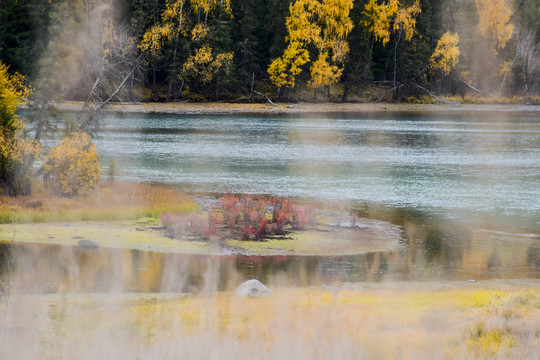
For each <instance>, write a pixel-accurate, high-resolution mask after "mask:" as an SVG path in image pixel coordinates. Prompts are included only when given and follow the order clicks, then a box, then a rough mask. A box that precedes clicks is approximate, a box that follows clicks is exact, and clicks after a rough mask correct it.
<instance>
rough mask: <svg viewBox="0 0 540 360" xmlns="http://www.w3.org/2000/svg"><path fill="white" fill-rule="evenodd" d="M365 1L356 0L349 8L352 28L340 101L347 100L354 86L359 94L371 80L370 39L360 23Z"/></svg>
mask: <svg viewBox="0 0 540 360" xmlns="http://www.w3.org/2000/svg"><path fill="white" fill-rule="evenodd" d="M364 6H365V1H357V2H355V3H354V6H353V8H352V10H351V13H350V16H351V20H352V21H353V23H354V28H353V30H352V31H351V33H350V34H349V39H348V40H349V48H350V50H349V54H348V56H347V59H346V61H345V67H344V69H343V76H342V78H341V81H342V83H343V96H342V101H347V100H348V99H349V95H350V92H351V89H353V88H356V95H357V96H360V95H361V94H362V92H363V90H364V89H365V87H366V85H367V84H368V83H369V82H371V81H372V80H373V72H372V68H371V56H370V55H371V41H370V35H369V34H368V33H367V30H366V27H365V26H364V25H362V23H361V17H362V10H363V9H364Z"/></svg>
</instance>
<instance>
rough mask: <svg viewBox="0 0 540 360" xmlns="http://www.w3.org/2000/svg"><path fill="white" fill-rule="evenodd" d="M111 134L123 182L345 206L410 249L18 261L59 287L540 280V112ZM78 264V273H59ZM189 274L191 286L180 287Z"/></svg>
mask: <svg viewBox="0 0 540 360" xmlns="http://www.w3.org/2000/svg"><path fill="white" fill-rule="evenodd" d="M102 130H103V132H102V135H101V137H100V138H99V140H98V142H97V147H98V151H99V152H100V156H101V162H102V165H103V167H104V169H105V172H106V171H107V170H106V168H107V166H108V164H109V163H110V160H111V159H113V160H114V161H115V162H116V164H117V167H118V174H117V178H118V179H121V180H131V181H138V182H151V183H160V184H166V185H168V186H172V187H175V188H178V189H181V190H184V191H186V192H188V193H190V194H192V195H194V196H195V197H196V198H198V199H200V200H204V199H208V198H211V197H212V196H217V195H218V194H222V193H226V192H233V193H250V194H270V195H280V196H285V197H290V198H295V199H299V200H301V201H316V202H318V203H328V204H330V203H341V204H343V206H345V207H346V208H347V209H348V210H349V211H354V212H357V213H358V214H360V215H361V216H366V217H371V218H376V219H379V220H384V221H389V222H392V223H394V224H396V225H399V226H400V229H401V231H402V238H403V239H402V241H401V242H402V244H401V245H402V246H401V247H400V249H399V250H394V251H389V252H381V253H371V254H362V255H355V256H340V257H329V256H326V257H325V256H323V257H309V256H307V257H298V256H281V257H268V258H266V257H250V256H223V257H201V256H180V255H168V254H156V253H140V252H137V251H128V250H118V251H111V250H106V249H100V250H99V251H98V252H96V253H92V254H87V253H85V252H82V251H81V250H79V249H76V248H75V249H71V248H69V249H67V247H57V246H52V247H51V246H47V247H45V246H42V247H36V248H32V250H31V251H30V250H28V248H26V247H25V246H18V247H16V249H15V251H13V253H15V254H18V255H17V256H18V257H19V258H24V257H25V256H26V255H24V254H34V257H38V258H41V260H40V261H42V262H43V261H44V262H46V263H44V264H43V268H44V269H45V268H47V267H52V268H54V269H57V271H55V272H53V273H54V274H68V275H69V274H71V275H69V276H75V277H77V279H82V278H84V277H85V276H86V278H89V279H91V280H89V281H90V283H89V284H90V285H88V286H89V287H90V288H92V289H94V290H96V289H98V290H99V289H102V290H107V291H109V290H111V289H112V288H114V289H116V288H118V289H123V290H129V291H189V289H191V288H196V287H197V286H199V285H200V284H201V281H202V280H201V276H203V275H202V274H204V273H207V272H208V269H209V268H210V269H214V270H215V271H216V272H217V274H218V275H217V278H216V279H215V282H216V284H217V285H216V286H218V287H219V288H221V289H225V288H229V287H232V286H233V285H231V284H230V283H232V284H236V283H237V282H238V281H239V280H242V279H247V278H251V277H257V278H259V279H261V280H263V281H266V282H270V283H275V282H281V283H283V284H284V285H287V286H308V285H327V284H334V283H343V282H370V281H427V280H429V281H432V280H449V281H450V280H479V279H494V278H540V117H539V116H538V114H536V113H526V112H521V113H516V112H511V113H510V112H508V113H506V112H469V113H467V112H463V113H451V112H446V113H430V114H426V113H423V114H418V113H390V112H388V113H387V112H381V113H365V114H358V113H343V114H332V115H328V114H303V115H280V116H275V115H246V114H243V115H236V116H232V115H219V116H218V115H168V114H119V113H116V114H110V115H108V116H107V117H106V119H105V122H104V124H103V127H102ZM21 249H22V251H21ZM66 251H68V252H69V253H70V254H76V256H75V257H74V259H76V260H73V261H74V262H73V261H72V262H70V263H69V264H66V263H61V262H58V260H57V259H58V257H59V256H60V258H66V257H65V254H64V252H66ZM35 254H38V256H35ZM58 254H64V255H58ZM47 259H49V260H47ZM88 259H93V260H91V261H90V260H88ZM24 262H25V261H23V260H21V263H24ZM96 264H98V265H99V266H98V265H96ZM119 264H120V265H119ZM141 264H142V265H141ZM96 266H98V267H101V268H102V269H105V270H103V271H102V272H101V273H99V274H98V273H96V270H92V269H93V268H95V267H96ZM70 269H71V270H70ZM73 269H76V271H75V270H73ZM107 269H108V270H107ZM119 269H123V270H122V271H124V272H126V271H127V273H129V274H131V275H129V276H128V275H126V273H123V272H122V271H120V270H119ZM141 269H142V270H141ZM149 269H152V270H151V271H152V275H151V276H150V275H146V277H145V276H143V275H144V272H146V271H150V270H149ZM178 269H182V271H183V272H185V274H184V275H182V276H180V277H181V278H182V280H181V281H180V280H178V276H176V275H175V276H172V275H171V274H174V273H175V272H177V271H178ZM88 273H90V274H93V275H88ZM84 274H87V275H84ZM111 274H116V275H118V276H111ZM119 274H123V275H121V276H120V275H119ZM141 274H142V275H141ZM83 275H84V276H83ZM41 276H46V275H44V274H41ZM141 276H142V278H144V279H146V280H141ZM171 276H172V277H171ZM119 277H120V278H122V279H123V280H118V281H115V282H114V284H113V282H111V281H110V279H111V278H116V279H118V278H119ZM171 278H174V279H175V280H174V281H169V280H170V279H171ZM152 279H153V280H152ZM167 279H169V280H167ZM197 279H199V280H197ZM42 280H43V279H42ZM68 282H69V281H68ZM40 283H41V284H52V285H51V286H52V288H55V287H56V286H58V285H57V282H56V280H54V279H52V278H51V279H50V280H47V279H44V280H43V281H41V282H40ZM103 284H106V285H103ZM171 284H176V285H171ZM44 286H45V285H44ZM80 286H83V287H84V285H80ZM171 286H172V287H171ZM52 288H50V289H49V290H48V291H54V290H52Z"/></svg>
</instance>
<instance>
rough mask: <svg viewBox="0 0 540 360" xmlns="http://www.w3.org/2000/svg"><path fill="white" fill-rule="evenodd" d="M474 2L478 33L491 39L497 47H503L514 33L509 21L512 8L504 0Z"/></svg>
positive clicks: (477, 0) (479, 0)
mask: <svg viewBox="0 0 540 360" xmlns="http://www.w3.org/2000/svg"><path fill="white" fill-rule="evenodd" d="M475 4H476V11H477V12H478V29H479V31H480V34H482V35H483V36H486V37H488V38H490V39H492V41H493V42H494V43H495V45H496V47H497V48H498V49H503V48H504V47H505V46H506V43H507V42H508V41H509V40H510V39H511V38H512V36H513V34H514V25H512V24H511V22H510V20H511V18H512V15H513V11H512V8H511V7H510V6H508V4H507V2H506V1H505V0H475Z"/></svg>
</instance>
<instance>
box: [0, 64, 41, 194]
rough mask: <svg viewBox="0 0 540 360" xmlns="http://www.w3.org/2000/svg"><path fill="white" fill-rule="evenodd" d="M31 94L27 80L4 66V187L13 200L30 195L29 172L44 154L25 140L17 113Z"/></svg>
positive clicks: (0, 156) (0, 81)
mask: <svg viewBox="0 0 540 360" xmlns="http://www.w3.org/2000/svg"><path fill="white" fill-rule="evenodd" d="M29 94H30V89H29V88H27V87H25V86H24V77H23V76H22V75H19V74H17V73H15V74H9V73H8V68H7V66H5V65H4V64H3V63H2V62H0V186H1V187H2V188H3V192H4V194H6V195H10V196H14V195H26V194H29V193H30V190H31V188H30V178H29V175H28V170H29V169H28V168H29V166H30V164H31V163H32V160H33V159H34V158H36V157H37V156H38V155H39V154H40V151H41V148H40V146H39V145H38V144H37V143H36V142H34V141H30V140H26V139H24V137H23V134H24V124H23V122H22V121H21V120H20V119H19V117H18V116H17V114H16V113H15V111H16V110H17V107H18V106H19V105H21V104H22V103H23V102H24V100H23V99H24V98H26V97H27V96H28V95H29Z"/></svg>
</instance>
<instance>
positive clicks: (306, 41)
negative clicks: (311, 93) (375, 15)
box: [268, 0, 353, 87]
mask: <svg viewBox="0 0 540 360" xmlns="http://www.w3.org/2000/svg"><path fill="white" fill-rule="evenodd" d="M352 7H353V1H352V0H320V1H319V0H296V1H295V2H293V3H292V4H291V5H290V6H289V12H290V16H288V17H287V19H286V22H285V25H286V27H287V34H288V35H287V38H286V40H287V41H288V43H289V44H288V46H287V48H286V49H285V51H284V52H283V55H282V56H281V57H280V58H277V59H274V60H273V61H272V62H271V64H270V66H269V68H268V75H269V76H270V80H271V81H272V83H273V84H274V85H276V86H278V87H281V86H289V87H294V86H295V78H296V76H297V75H298V74H300V73H301V72H302V67H303V66H304V65H305V64H307V63H308V62H309V61H310V58H309V50H308V47H309V46H313V47H315V49H317V50H318V53H319V55H318V58H317V60H316V61H315V63H314V64H313V65H312V68H311V74H312V76H315V77H316V79H315V78H313V79H312V80H311V81H310V84H312V86H315V87H321V86H325V85H330V84H333V83H335V82H337V80H336V78H335V76H336V74H339V75H338V77H337V78H338V79H339V76H341V72H342V70H340V69H339V68H338V66H337V65H335V64H334V65H330V64H329V63H328V57H329V56H330V54H331V59H332V61H333V62H334V63H341V62H343V60H344V58H345V57H346V55H347V53H348V52H349V45H348V44H347V41H346V37H347V35H348V34H349V33H350V32H351V30H352V28H353V22H352V20H351V19H350V17H349V13H350V10H351V9H352ZM313 84H317V85H313Z"/></svg>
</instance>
